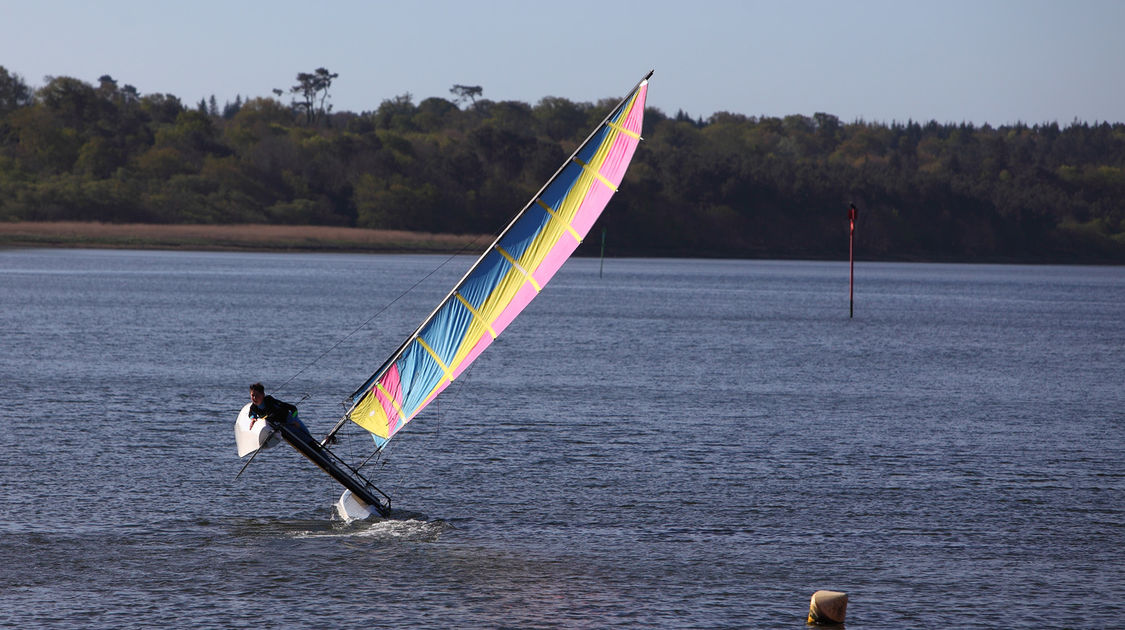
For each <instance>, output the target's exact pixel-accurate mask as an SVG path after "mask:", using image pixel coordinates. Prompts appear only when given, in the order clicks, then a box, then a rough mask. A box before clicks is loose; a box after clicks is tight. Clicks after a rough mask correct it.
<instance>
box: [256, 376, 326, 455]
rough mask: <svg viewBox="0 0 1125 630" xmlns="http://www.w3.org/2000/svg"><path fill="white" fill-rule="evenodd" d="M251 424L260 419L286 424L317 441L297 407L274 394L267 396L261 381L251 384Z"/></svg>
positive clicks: (305, 437)
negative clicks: (298, 412) (299, 415)
mask: <svg viewBox="0 0 1125 630" xmlns="http://www.w3.org/2000/svg"><path fill="white" fill-rule="evenodd" d="M250 402H251V403H253V404H251V405H250V426H251V427H253V426H254V423H255V422H256V421H257V420H258V419H259V418H261V419H263V420H265V421H266V422H268V423H270V425H271V426H280V425H285V426H286V427H288V428H289V430H290V431H292V432H293V433H296V434H297V435H299V436H301V437H302V438H304V439H305V441H308V442H314V443H315V442H316V440H314V439H313V436H312V434H311V433H309V430H308V427H306V426H305V423H303V422H301V419H300V418H298V417H297V407H296V406H295V405H291V404H289V403H287V402H282V401H280V400H278V399H276V398H274V397H273V396H266V388H265V387H264V386H263V385H262V384H261V383H254V384H253V385H251V386H250Z"/></svg>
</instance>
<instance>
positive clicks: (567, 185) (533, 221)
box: [347, 72, 652, 448]
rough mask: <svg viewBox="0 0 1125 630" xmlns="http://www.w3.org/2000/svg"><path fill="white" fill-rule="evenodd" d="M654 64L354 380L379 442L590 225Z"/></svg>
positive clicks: (636, 122)
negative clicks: (413, 323) (418, 320)
mask: <svg viewBox="0 0 1125 630" xmlns="http://www.w3.org/2000/svg"><path fill="white" fill-rule="evenodd" d="M651 75H652V73H651V72H650V73H649V74H648V75H647V76H645V78H644V79H642V80H641V82H640V83H638V84H637V86H636V87H635V88H634V89H633V90H632V91H631V92H630V93H629V95H628V96H626V97H625V98H624V99H622V101H621V102H620V103H619V104H618V105H617V106H616V107H615V108H614V109H613V110H612V111H611V112H610V113H609V114H608V115H607V116H606V118H605V119H604V120H603V121H602V122H601V123H600V124H599V125H598V126H597V127H596V128H595V129H594V130H593V131H592V132H591V133H590V135H589V136H588V137H587V138H586V140H585V142H583V143H582V145H580V146H579V148H578V149H577V150H575V152H574V153H573V154H572V155H571V156H570V157H569V158H568V159H567V160H566V161H565V162H564V163H563V165H562V166H561V167H559V169H558V171H556V172H555V174H554V176H552V177H551V179H549V180H548V181H547V183H546V184H544V185H543V187H542V188H541V189H540V190H539V192H538V193H536V195H535V196H533V197H532V199H531V201H529V202H528V203H527V204H526V205H525V206H524V207H523V209H522V210H520V212H519V213H518V214H517V215H516V216H515V217H514V218H513V219H512V221H511V222H510V223H509V224H508V226H507V227H506V228H505V229H504V230H503V231H502V232H501V233H500V235H499V236H498V237H497V238H496V240H495V241H493V243H492V244H491V245H490V246H489V247H488V248H487V249H486V250H485V252H484V253H483V254H482V255H481V256H480V258H478V259H477V261H476V262H475V263H474V264H473V265H472V266H471V267H470V268H469V271H468V272H466V273H465V275H464V276H463V277H462V278H461V280H460V281H459V282H458V283H457V284H456V285H455V286H454V288H453V290H451V291H450V293H449V294H448V295H447V296H446V297H445V299H444V300H442V302H440V303H439V304H438V306H437V308H435V309H434V311H433V312H432V313H430V315H429V317H427V318H426V319H425V320H423V322H422V324H421V325H420V326H419V327H418V329H417V330H416V331H415V332H414V333H413V334H411V335H410V337H408V338H407V340H406V341H405V342H403V344H402V345H401V346H399V348H398V350H396V351H395V353H394V354H392V355H391V357H389V358H388V359H387V361H385V362H384V363H383V365H382V366H381V367H380V368H379V370H377V371H376V372H375V373H374V374H373V375H372V376H371V377H370V378H369V379H368V380H367V381H366V382H365V383H364V384H363V385H362V386H361V387H360V388H359V389H357V390H356V391H355V393H353V394H352V407H351V409H350V410H349V411H348V414H347V417H348V418H349V419H350V420H352V421H353V422H355V423H356V424H358V425H360V426H361V427H363V428H364V429H366V430H368V431H370V432H371V433H372V435H373V436H374V437H375V442H376V444H377V446H378V447H380V448H381V447H382V446H383V445H384V444H385V443H386V441H387V440H389V439H390V438H391V437H392V436H394V434H395V433H396V432H397V431H398V430H400V429H401V428H402V427H403V426H404V425H405V424H406V423H408V422H410V420H411V419H412V418H414V416H415V415H417V414H418V413H419V412H420V411H421V410H422V409H423V408H425V406H426V405H428V404H429V403H430V401H432V400H433V399H434V398H435V397H436V396H437V395H438V394H440V393H441V392H442V391H443V390H444V389H445V388H446V387H448V385H449V383H450V382H451V381H452V380H454V379H456V378H457V377H458V376H459V375H460V374H461V373H462V372H463V371H464V370H465V369H467V368H468V366H469V365H470V364H472V362H473V361H474V360H475V359H476V358H477V356H479V355H480V353H481V352H483V351H484V350H485V349H486V348H487V347H488V346H489V345H491V343H492V341H493V340H494V339H495V338H496V337H497V336H498V335H500V334H501V333H502V332H503V331H504V329H505V328H507V326H508V325H509V324H510V323H511V322H512V320H513V319H515V317H516V316H517V315H518V314H519V313H520V312H522V311H523V309H524V308H525V307H526V306H527V305H528V304H529V303H530V302H531V300H532V299H534V298H535V296H536V295H537V294H538V293H539V292H540V291H541V290H542V288H543V287H544V286H545V285H546V284H547V282H548V281H549V280H550V279H551V278H552V277H554V275H555V273H556V272H557V271H558V270H559V268H560V267H561V266H562V264H563V263H564V262H565V261H566V260H567V259H568V258H569V257H570V255H571V254H572V253H574V250H575V249H576V248H577V247H578V244H579V243H581V241H582V239H583V238H585V236H586V234H587V233H589V230H590V228H591V227H593V224H594V222H595V221H596V220H597V218H598V216H600V215H601V212H602V210H604V208H605V206H606V204H607V203H609V200H610V198H611V197H612V195H613V194H614V193H615V192H616V191H617V189H618V186H620V184H621V180H622V178H623V177H624V175H625V170H626V168H627V167H628V165H629V162H630V161H631V159H632V157H633V153H634V151H635V150H636V147H637V144H638V143H639V142H640V140H641V135H640V134H641V126H642V123H643V119H644V104H645V97H646V96H647V91H648V78H649V76H651Z"/></svg>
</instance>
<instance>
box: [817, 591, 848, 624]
mask: <svg viewBox="0 0 1125 630" xmlns="http://www.w3.org/2000/svg"><path fill="white" fill-rule="evenodd" d="M847 611H848V594H847V593H840V592H838V591H817V592H815V593H813V594H812V600H811V601H809V623H844V615H845V613H847Z"/></svg>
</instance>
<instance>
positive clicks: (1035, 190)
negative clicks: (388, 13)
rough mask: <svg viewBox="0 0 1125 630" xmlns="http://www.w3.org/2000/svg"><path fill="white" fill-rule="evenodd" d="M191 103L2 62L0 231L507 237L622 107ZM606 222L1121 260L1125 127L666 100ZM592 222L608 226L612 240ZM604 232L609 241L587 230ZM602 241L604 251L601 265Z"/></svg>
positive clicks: (1000, 256) (467, 98)
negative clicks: (13, 68) (360, 230)
mask: <svg viewBox="0 0 1125 630" xmlns="http://www.w3.org/2000/svg"><path fill="white" fill-rule="evenodd" d="M297 76H298V83H297V85H295V86H293V87H292V88H291V89H290V93H291V94H293V95H294V96H295V98H294V100H293V102H291V103H288V104H286V103H284V102H283V101H282V100H281V99H282V97H283V94H284V92H282V91H281V90H275V91H274V96H273V97H266V98H249V99H246V100H243V99H242V97H241V96H240V97H238V98H237V99H236V101H235V102H234V103H230V102H228V103H226V104H225V105H224V106H223V107H222V108H220V107H219V106H218V103H217V102H216V101H215V99H214V98H213V97H212V99H211V100H210V102H207V101H201V102H200V103H199V104H198V105H196V106H185V105H184V104H183V103H182V102H181V101H180V99H179V98H178V97H176V96H174V95H171V94H143V93H141V92H140V91H139V90H137V89H136V88H134V87H132V86H130V85H124V86H121V85H119V84H118V82H117V81H116V80H114V79H113V78H112V77H110V76H108V75H105V76H103V77H101V78H100V79H99V81H98V83H97V84H96V85H94V84H89V83H86V82H84V81H81V80H79V79H75V78H73V77H48V78H47V79H46V80H45V84H44V85H43V86H42V87H39V88H36V89H33V88H31V87H29V86H28V85H27V84H26V82H25V81H23V79H22V78H21V77H19V76H18V75H16V74H13V73H11V72H9V71H8V70H7V69H5V68H3V67H2V66H0V220H5V221H21V220H27V221H31V220H34V221H55V220H88V221H105V222H152V223H286V224H301V225H340V226H356V227H364V228H377V229H403V230H419V231H429V232H449V233H480V232H486V233H487V232H492V231H494V230H496V229H498V228H499V227H502V226H503V225H505V224H506V223H507V220H508V219H509V218H510V217H511V216H512V215H513V214H514V213H515V212H516V211H517V210H518V209H519V208H521V207H522V206H523V205H524V204H525V203H526V202H527V200H528V199H529V198H530V197H531V196H532V195H533V194H534V193H535V192H536V191H537V190H538V189H539V187H540V186H541V185H542V183H543V181H544V180H545V179H546V178H547V177H549V176H550V175H551V174H552V173H554V172H555V169H556V168H557V167H558V166H559V164H561V162H562V161H563V160H564V159H565V158H566V156H568V155H569V154H570V152H571V151H572V150H573V149H574V148H575V147H576V146H577V145H578V143H580V142H581V141H582V140H583V139H584V138H585V136H586V134H587V133H588V132H589V131H590V129H591V128H592V127H593V126H594V125H595V124H596V123H597V122H599V121H600V120H601V119H602V117H603V116H604V115H605V114H606V113H607V112H608V111H609V109H610V108H611V107H612V106H613V105H614V104H615V103H616V99H605V100H602V101H599V102H597V103H589V102H572V101H570V100H567V99H565V98H561V97H551V96H548V97H544V98H542V99H540V100H539V102H538V103H535V104H534V105H531V104H527V103H523V102H518V101H499V102H497V101H492V100H489V99H487V98H483V88H481V86H465V85H455V86H454V87H453V89H451V90H450V92H451V93H452V94H454V95H455V96H456V97H457V98H456V99H455V100H452V101H451V100H448V99H444V98H437V97H435V98H427V99H425V100H422V101H421V102H419V103H415V102H414V99H413V97H412V96H411V95H410V94H404V95H401V96H398V97H395V98H392V99H388V100H386V101H383V102H382V103H381V104H380V105H379V106H378V107H377V108H376V109H374V110H372V111H365V112H359V113H356V112H333V111H332V108H331V105H330V103H328V100H329V94H328V88H329V87H330V86H331V83H332V80H333V79H335V78H336V77H337V75H336V74H335V73H330V72H329V71H327V70H326V69H324V68H319V69H317V70H316V71H315V72H313V73H300V74H298V75H297ZM643 136H644V137H645V141H644V142H642V143H641V145H640V147H639V149H638V150H637V154H636V157H635V158H634V162H633V165H632V166H631V167H630V169H629V171H628V173H627V174H626V177H625V181H624V182H623V183H622V186H621V193H620V194H618V195H617V196H616V197H615V198H614V200H613V201H612V202H611V204H610V207H609V209H608V210H607V212H606V214H605V215H604V216H603V217H602V219H601V220H600V225H601V226H603V227H604V228H605V229H606V230H607V234H608V243H609V251H610V252H613V253H616V254H619V255H659V256H708V257H711V256H715V257H718V256H723V257H784V258H838V257H841V256H846V255H847V228H846V226H847V218H846V217H847V207H848V204H849V203H855V204H856V205H857V206H858V207H859V210H860V218H859V222H858V224H857V236H856V243H857V252H858V255H859V256H860V257H861V258H867V259H899V260H980V261H1036V262H1112V263H1122V262H1125V124H1122V123H1109V122H1105V123H1100V124H1089V123H1086V122H1078V121H1075V122H1072V123H1071V124H1069V125H1067V126H1065V127H1060V126H1059V125H1058V124H1057V123H1055V122H1051V123H1042V124H1035V125H1027V124H1023V123H1016V124H1011V125H1004V126H1000V127H991V126H988V125H983V126H974V125H972V124H969V123H960V124H949V123H946V124H940V123H937V122H936V121H930V122H925V123H922V122H916V121H912V120H908V121H906V122H892V123H890V124H886V123H869V122H865V121H862V120H859V121H854V122H850V123H845V122H842V121H840V120H839V119H838V118H837V117H836V116H833V115H831V114H826V113H816V114H814V115H813V116H811V117H810V116H804V115H796V114H795V115H790V116H785V117H769V116H762V117H756V116H747V115H742V114H735V113H729V112H720V113H716V114H714V115H712V116H710V117H708V118H707V119H702V118H693V117H692V116H690V115H688V114H687V113H685V112H683V111H680V112H677V113H676V114H675V115H666V114H665V113H663V112H661V111H659V110H657V109H654V108H649V109H648V110H647V112H646V119H645V127H644V132H643ZM595 229H597V228H595ZM589 240H590V241H594V240H599V239H589ZM593 246H594V245H593V244H592V243H588V244H587V245H585V246H584V247H587V248H588V249H587V253H592V252H593V249H592V248H593Z"/></svg>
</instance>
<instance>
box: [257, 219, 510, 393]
mask: <svg viewBox="0 0 1125 630" xmlns="http://www.w3.org/2000/svg"><path fill="white" fill-rule="evenodd" d="M497 233H498V232H493V233H492V235H490V238H493V239H495V236H496V234H497ZM482 237H483V235H480V236H477V237H476V238H474V239H473V240H471V241H469V242H468V243H467V244H465V245H463V246H462V247H461V249H459V250H457V251H455V252H453V253H452V254H450V255H449V256H448V257H446V259H445V260H443V261H441V263H440V264H438V266H436V267H434V268H433V269H432V270H430V272H429V273H427V274H426V275H425V276H422V277H421V278H420V279H418V280H417V281H416V282H415V283H414V284H412V285H410V287H408V288H407V289H406V290H405V291H403V292H402V293H400V294H398V296H397V297H395V299H393V300H391V301H390V302H387V303H386V304H385V305H384V306H383V308H381V309H379V310H378V311H376V312H375V314H374V315H372V316H371V317H368V318H367V320H366V321H364V322H363V323H362V324H360V325H359V326H356V327H355V328H354V329H353V330H352V331H351V332H349V333H348V334H346V335H344V336H343V337H341V338H340V340H339V341H337V342H336V343H334V344H332V346H331V347H330V348H328V349H327V350H325V351H324V352H322V353H320V355H318V356H317V357H316V358H315V359H313V360H312V361H310V362H309V363H308V364H307V365H305V367H303V368H301V369H300V370H297V372H296V373H295V374H293V376H290V377H289V378H287V379H285V382H283V383H282V384H281V385H280V386H279V387H277V388H275V391H278V392H282V391H284V390H285V386H287V385H289V383H290V382H292V381H293V379H295V378H297V377H298V376H300V375H301V374H304V373H305V371H307V370H308V369H309V368H311V367H312V366H314V365H316V363H317V362H318V361H320V360H321V359H323V358H324V357H326V356H328V354H329V353H331V352H332V351H333V350H335V349H336V348H338V347H340V344H342V343H344V342H345V341H347V340H348V339H349V338H351V337H352V335H355V334H356V333H358V332H359V331H361V330H363V329H364V328H366V327H367V326H368V325H369V324H371V322H372V321H374V320H375V319H376V318H377V317H379V316H380V315H382V314H383V313H385V312H386V311H387V309H389V308H390V307H392V306H394V305H395V304H396V303H397V302H398V301H399V300H401V299H402V298H404V297H406V296H407V295H408V294H409V293H410V292H411V291H413V290H414V289H417V288H418V285H420V284H422V283H423V282H425V281H426V280H429V279H430V277H431V276H433V275H434V274H435V273H437V272H438V271H440V270H441V269H442V268H443V267H445V266H446V265H447V264H449V262H450V261H451V260H453V259H454V258H456V257H458V256H461V255H463V254H465V252H467V251H468V250H469V248H475V247H476V246H477V243H478V242H479V241H481V240H482ZM306 397H307V395H306Z"/></svg>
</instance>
